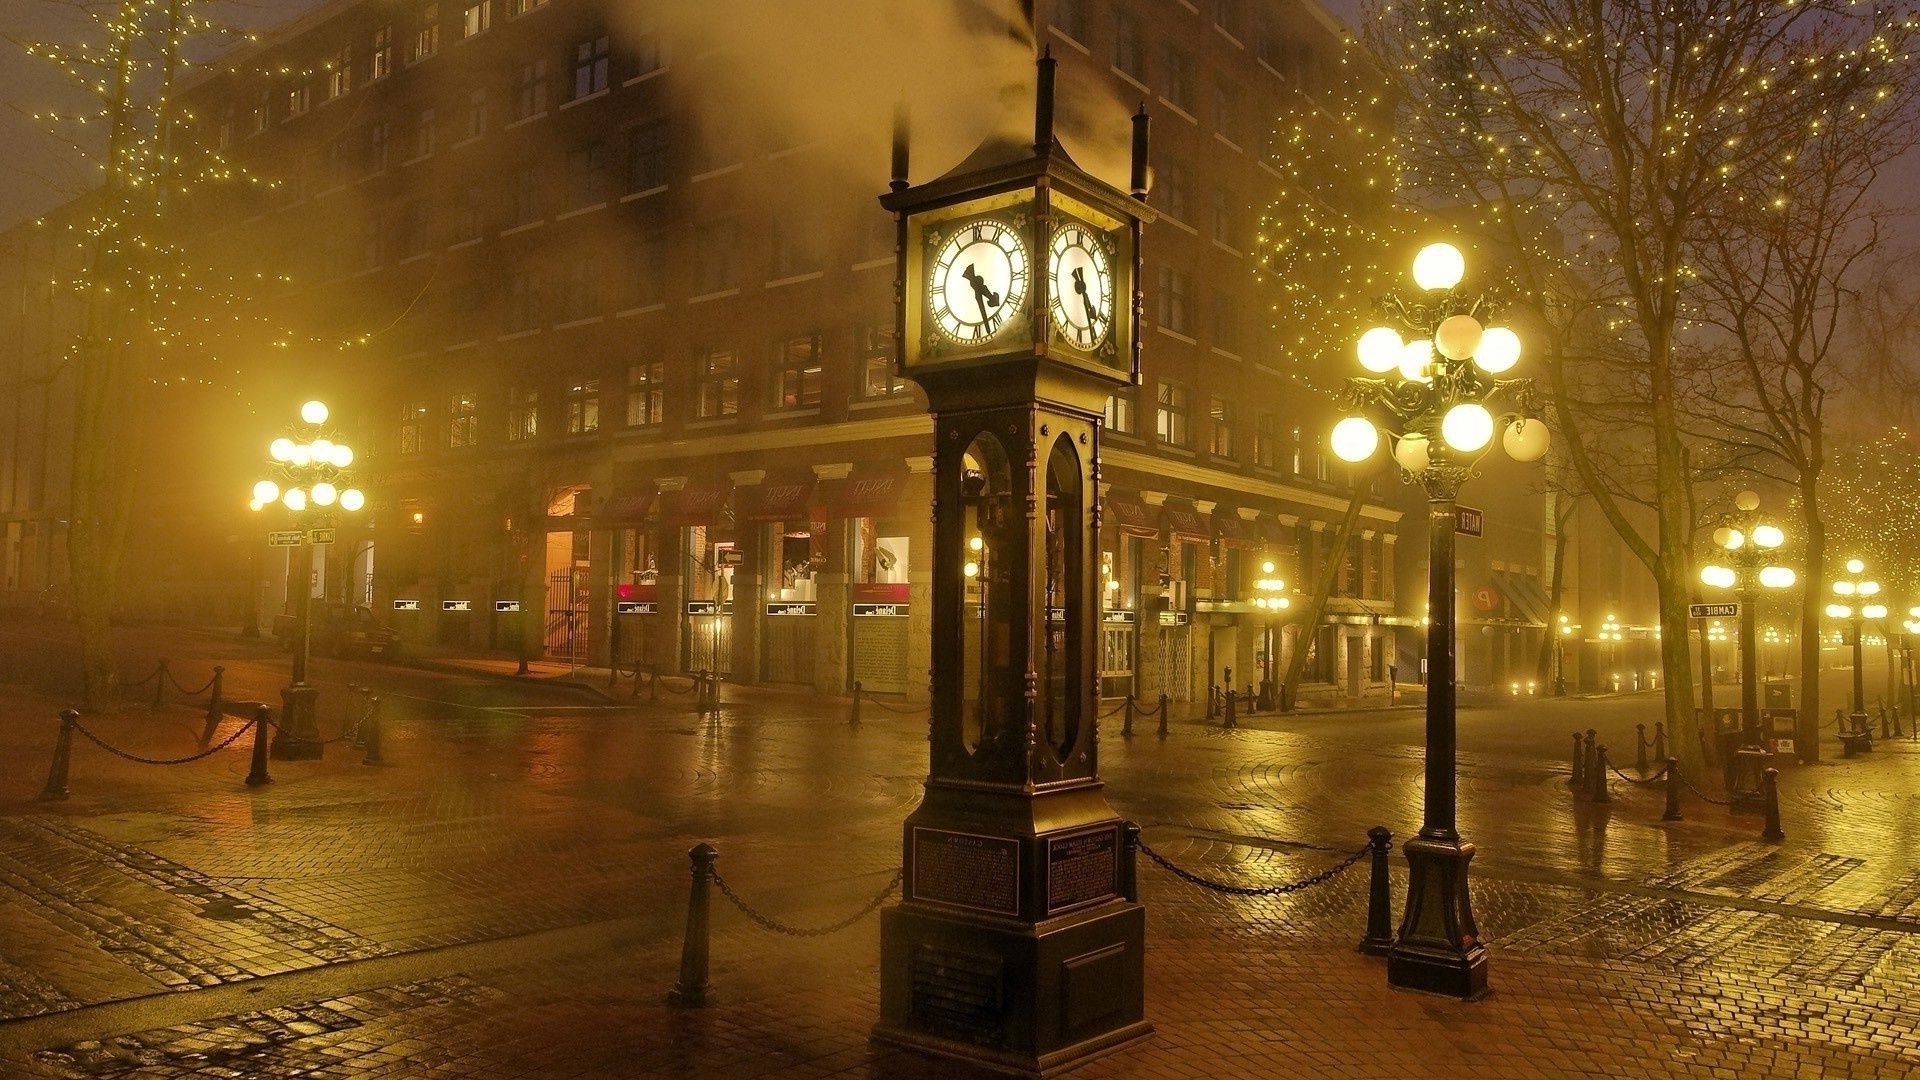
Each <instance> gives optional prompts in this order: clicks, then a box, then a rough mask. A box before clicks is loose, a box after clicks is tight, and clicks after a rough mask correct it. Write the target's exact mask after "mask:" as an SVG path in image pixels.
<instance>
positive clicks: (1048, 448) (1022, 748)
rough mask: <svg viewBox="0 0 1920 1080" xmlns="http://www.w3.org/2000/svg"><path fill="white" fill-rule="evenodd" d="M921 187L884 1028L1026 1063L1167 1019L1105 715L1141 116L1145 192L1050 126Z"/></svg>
mask: <svg viewBox="0 0 1920 1080" xmlns="http://www.w3.org/2000/svg"><path fill="white" fill-rule="evenodd" d="M1053 81H1054V61H1053V60H1052V58H1051V57H1048V58H1045V59H1042V60H1041V61H1040V67H1039V94H1038V102H1037V106H1036V109H1035V114H1036V115H1035V123H1034V136H1033V141H1032V142H1031V143H1028V142H1025V141H1023V140H1021V139H1019V138H1018V137H1017V136H1014V137H1008V136H996V137H993V138H989V139H988V141H987V142H986V143H984V144H982V145H981V146H980V147H979V149H977V150H975V151H974V153H973V154H972V156H971V157H969V158H968V159H967V160H966V161H964V162H962V163H961V164H960V165H959V166H958V167H957V168H955V169H954V170H953V171H952V172H949V173H948V174H946V175H945V176H942V177H940V178H938V179H936V180H932V181H929V182H927V183H925V184H922V185H920V186H918V187H914V186H910V185H909V183H908V181H907V179H906V171H907V169H906V155H907V151H906V134H905V125H904V120H903V121H902V123H901V124H900V127H899V130H897V131H896V133H895V146H894V169H893V172H894V180H893V185H892V188H893V190H892V191H891V193H889V194H887V195H885V196H883V197H882V198H881V200H880V202H881V205H882V206H884V207H885V208H886V209H888V210H891V211H893V213H894V214H895V216H896V218H897V220H898V229H899V231H898V259H899V263H898V278H897V282H896V287H897V290H898V296H899V313H898V319H899V325H898V330H899V335H898V340H899V355H898V363H899V366H900V369H901V371H902V373H903V374H904V375H905V376H906V377H908V378H911V379H913V380H914V381H916V382H918V383H919V384H920V386H921V387H922V388H923V389H924V390H925V391H926V394H927V399H928V402H929V403H930V406H931V409H932V412H933V415H934V439H935V467H934V507H933V514H934V575H933V620H934V622H933V664H932V683H933V686H932V690H933V700H932V716H931V720H930V725H931V730H930V732H929V742H930V744H931V745H930V748H929V768H928V776H927V782H926V795H925V798H924V799H923V800H922V802H921V804H920V806H919V808H918V809H916V810H915V811H914V813H913V814H912V815H911V816H910V817H909V818H908V819H907V821H906V824H905V829H904V836H903V841H904V845H905V853H904V870H905V879H904V885H903V900H902V902H901V903H900V904H899V905H897V906H895V907H892V908H890V909H888V910H887V911H886V912H885V913H884V916H883V919H882V926H881V989H880V1021H879V1024H878V1025H877V1026H876V1027H875V1029H874V1038H875V1039H876V1040H879V1041H881V1042H886V1043H893V1044H897V1045H901V1046H905V1047H909V1048H912V1049H916V1050H920V1051H923V1052H927V1053H932V1054H937V1055H941V1056H945V1057H951V1058H960V1059H965V1060H969V1061H973V1062H975V1063H978V1064H981V1065H985V1066H988V1067H990V1068H995V1069H998V1070H1001V1071H1008V1072H1014V1073H1018V1074H1023V1075H1030V1076H1045V1075H1051V1074H1053V1073H1055V1072H1057V1071H1059V1070H1062V1069H1065V1068H1068V1067H1070V1066H1072V1065H1075V1064H1078V1063H1080V1062H1082V1061H1084V1060H1086V1059H1087V1058H1089V1057H1091V1056H1093V1055H1095V1054H1099V1053H1102V1052H1104V1051H1107V1050H1110V1049H1112V1048H1114V1047H1116V1046H1119V1045H1121V1044H1124V1043H1126V1042H1129V1041H1131V1040H1134V1039H1137V1038H1141V1037H1143V1036H1145V1035H1146V1034H1148V1033H1149V1032H1150V1031H1151V1027H1150V1025H1148V1024H1147V1023H1146V1021H1145V1019H1144V1017H1143V993H1142V974H1143V971H1142V960H1143V949H1144V937H1145V924H1146V912H1145V909H1144V908H1142V907H1141V906H1140V904H1138V903H1137V902H1135V901H1134V900H1133V899H1132V898H1131V894H1132V892H1133V888H1132V882H1133V865H1132V854H1131V848H1130V846H1129V845H1128V844H1127V842H1126V837H1125V836H1124V835H1123V823H1122V822H1121V820H1120V819H1119V817H1118V816H1117V815H1116V814H1115V813H1114V812H1113V810H1112V808H1111V807H1109V806H1108V805H1107V801H1106V797H1105V795H1104V794H1103V792H1102V784H1101V781H1100V779H1099V774H1098V770H1097V764H1098V749H1099V742H1098V737H1097V731H1096V715H1095V714H1096V698H1097V683H1096V679H1095V672H1096V668H1095V664H1096V653H1097V646H1098V640H1099V639H1098V636H1097V635H1098V629H1099V627H1098V623H1097V619H1098V617H1099V612H1098V602H1099V592H1098V589H1097V575H1098V567H1099V557H1098V556H1099V499H1098V494H1097V490H1098V478H1099V452H1100V438H1101V419H1102V417H1103V415H1104V412H1105V406H1106V401H1107V397H1108V395H1109V394H1110V393H1112V392H1113V391H1114V390H1115V389H1117V388H1119V387H1123V386H1127V385H1129V384H1137V383H1138V382H1139V380H1140V343H1139V325H1140V293H1139V284H1138V282H1139V269H1140V232H1141V225H1142V224H1143V223H1144V222H1145V221H1147V220H1149V219H1150V218H1151V216H1152V211H1151V210H1149V209H1148V208H1147V207H1146V205H1145V203H1144V200H1145V198H1146V135H1147V123H1146V120H1147V118H1146V115H1145V112H1144V110H1143V111H1142V112H1141V114H1140V115H1139V116H1137V117H1135V119H1134V140H1133V170H1132V172H1133V175H1132V186H1133V189H1134V190H1133V192H1132V193H1131V195H1129V194H1128V193H1127V192H1123V191H1121V190H1120V189H1118V188H1115V187H1113V186H1112V185H1110V184H1108V183H1106V182H1104V181H1102V180H1100V179H1098V178H1096V177H1094V176H1092V175H1091V174H1089V173H1087V172H1086V171H1085V170H1083V169H1081V168H1080V167H1079V166H1078V165H1076V164H1075V163H1074V161H1073V160H1072V158H1070V157H1069V156H1068V155H1067V153H1066V151H1065V150H1064V149H1063V148H1062V147H1061V145H1060V143H1059V142H1058V141H1056V140H1055V138H1054V131H1053V127H1054V125H1053Z"/></svg>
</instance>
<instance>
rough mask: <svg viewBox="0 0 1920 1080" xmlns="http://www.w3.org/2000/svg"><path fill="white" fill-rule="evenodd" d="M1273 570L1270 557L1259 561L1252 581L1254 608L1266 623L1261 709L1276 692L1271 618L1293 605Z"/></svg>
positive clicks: (1272, 703)
mask: <svg viewBox="0 0 1920 1080" xmlns="http://www.w3.org/2000/svg"><path fill="white" fill-rule="evenodd" d="M1273 570H1274V567H1273V560H1272V559H1267V560H1265V561H1263V562H1261V564H1260V578H1259V580H1257V581H1255V582H1254V583H1253V606H1254V609H1255V610H1256V611H1260V612H1263V613H1265V615H1266V616H1267V625H1266V628H1265V630H1264V631H1263V634H1264V637H1265V641H1264V642H1263V643H1262V646H1261V647H1262V648H1263V649H1264V650H1265V653H1264V655H1265V656H1266V658H1267V659H1266V669H1265V670H1264V671H1262V672H1261V676H1260V682H1261V686H1260V707H1261V708H1263V709H1271V708H1273V707H1274V705H1275V704H1276V703H1275V702H1274V699H1273V697H1274V694H1275V692H1276V691H1275V689H1274V685H1273V664H1274V660H1275V659H1276V657H1277V655H1278V654H1276V653H1275V651H1274V644H1275V641H1274V635H1273V620H1274V619H1275V618H1277V617H1278V616H1279V613H1280V612H1282V611H1285V610H1287V609H1288V608H1289V607H1292V606H1293V601H1292V600H1290V599H1288V598H1287V595H1286V592H1287V583H1286V582H1285V581H1282V580H1281V579H1280V578H1277V577H1274V576H1273Z"/></svg>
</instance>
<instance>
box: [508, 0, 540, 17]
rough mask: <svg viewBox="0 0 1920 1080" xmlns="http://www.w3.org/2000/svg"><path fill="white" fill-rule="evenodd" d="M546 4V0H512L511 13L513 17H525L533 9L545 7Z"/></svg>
mask: <svg viewBox="0 0 1920 1080" xmlns="http://www.w3.org/2000/svg"><path fill="white" fill-rule="evenodd" d="M546 4H547V0H513V13H514V14H515V15H525V14H526V13H527V12H529V11H532V10H533V9H535V8H540V7H545V6H546Z"/></svg>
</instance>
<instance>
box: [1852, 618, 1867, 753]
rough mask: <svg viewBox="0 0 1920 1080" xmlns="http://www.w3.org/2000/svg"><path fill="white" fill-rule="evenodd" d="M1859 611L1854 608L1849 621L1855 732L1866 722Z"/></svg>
mask: <svg viewBox="0 0 1920 1080" xmlns="http://www.w3.org/2000/svg"><path fill="white" fill-rule="evenodd" d="M1859 611H1860V609H1859V608H1857V607H1856V608H1855V609H1854V616H1853V618H1852V619H1851V620H1850V621H1851V622H1852V623H1853V726H1854V730H1856V731H1858V730H1860V727H1861V726H1862V725H1864V724H1865V723H1866V722H1867V673H1866V671H1865V670H1864V666H1863V665H1864V659H1863V651H1862V647H1861V646H1862V644H1863V641H1862V631H1863V628H1864V627H1865V625H1866V620H1864V619H1862V618H1861V617H1860V614H1859Z"/></svg>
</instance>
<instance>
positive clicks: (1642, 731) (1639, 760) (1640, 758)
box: [1633, 724, 1647, 776]
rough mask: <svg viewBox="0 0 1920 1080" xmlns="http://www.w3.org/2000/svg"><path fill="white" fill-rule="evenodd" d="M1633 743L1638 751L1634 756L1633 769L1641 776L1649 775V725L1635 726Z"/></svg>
mask: <svg viewBox="0 0 1920 1080" xmlns="http://www.w3.org/2000/svg"><path fill="white" fill-rule="evenodd" d="M1633 742H1634V745H1635V747H1637V749H1636V750H1635V751H1634V754H1633V767H1634V768H1635V769H1638V770H1639V771H1640V775H1641V776H1645V775H1647V725H1645V724H1635V725H1633Z"/></svg>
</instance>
